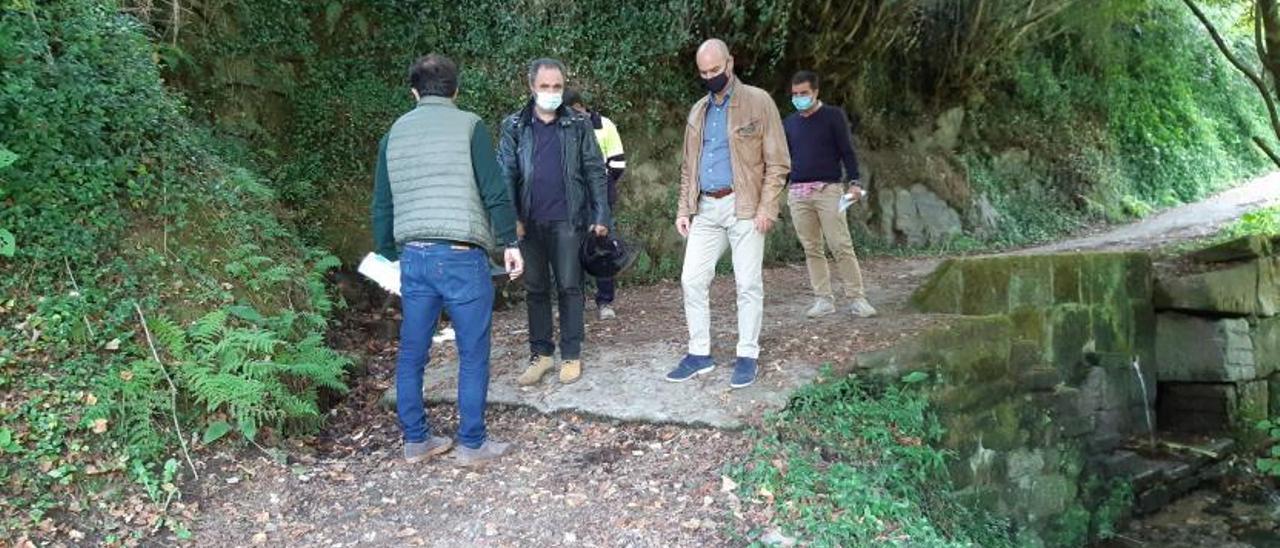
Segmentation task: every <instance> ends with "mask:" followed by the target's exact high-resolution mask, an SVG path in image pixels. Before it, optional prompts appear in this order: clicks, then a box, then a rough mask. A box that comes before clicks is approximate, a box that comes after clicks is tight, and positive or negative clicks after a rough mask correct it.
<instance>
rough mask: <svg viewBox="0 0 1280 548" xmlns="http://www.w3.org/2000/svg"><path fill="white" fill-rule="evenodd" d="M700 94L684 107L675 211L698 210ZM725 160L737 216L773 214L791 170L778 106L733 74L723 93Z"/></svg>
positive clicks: (702, 114)
mask: <svg viewBox="0 0 1280 548" xmlns="http://www.w3.org/2000/svg"><path fill="white" fill-rule="evenodd" d="M709 98H710V96H709V95H708V96H706V97H703V98H702V99H701V100H699V101H698V102H697V103H695V104H694V105H693V109H692V110H690V111H689V118H688V123H687V124H686V125H685V129H684V163H683V164H682V165H681V166H680V205H679V208H678V210H677V213H676V215H677V216H679V217H687V216H690V215H695V214H697V213H698V195H699V194H700V193H701V192H700V190H699V189H698V162H699V161H700V160H701V159H702V128H703V125H704V124H705V123H706V120H707V101H708V99H709ZM728 114H729V134H730V139H729V160H730V164H731V165H732V166H733V194H734V197H735V199H736V203H735V207H736V210H737V217H738V218H739V219H752V218H755V217H756V214H757V213H763V214H764V215H765V216H766V217H768V218H770V219H777V218H778V208H779V205H780V202H779V199H780V197H781V196H782V190H783V187H784V186H785V185H786V181H787V174H789V173H791V155H790V153H789V152H787V136H786V134H785V133H783V131H782V118H781V116H779V115H778V106H777V105H776V104H774V102H773V98H772V97H770V96H769V94H768V93H765V91H764V90H762V89H760V88H757V87H754V86H749V85H747V84H744V83H742V81H741V80H738V79H737V78H736V77H735V78H734V81H733V90H732V91H731V92H730V95H729V113H728Z"/></svg>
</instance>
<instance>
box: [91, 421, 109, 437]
mask: <svg viewBox="0 0 1280 548" xmlns="http://www.w3.org/2000/svg"><path fill="white" fill-rule="evenodd" d="M106 432H107V419H93V433H94V434H105V433H106Z"/></svg>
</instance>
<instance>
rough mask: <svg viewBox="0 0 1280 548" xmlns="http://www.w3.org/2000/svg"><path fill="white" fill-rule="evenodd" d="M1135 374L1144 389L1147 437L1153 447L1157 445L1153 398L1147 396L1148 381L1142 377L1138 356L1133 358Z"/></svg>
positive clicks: (1139, 384)
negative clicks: (1152, 417)
mask: <svg viewBox="0 0 1280 548" xmlns="http://www.w3.org/2000/svg"><path fill="white" fill-rule="evenodd" d="M1133 374H1134V375H1137V376H1138V388H1140V389H1142V412H1143V413H1144V414H1145V416H1146V418H1147V437H1148V440H1149V442H1150V444H1151V447H1152V448H1154V447H1155V446H1156V426H1155V423H1154V422H1152V420H1151V398H1149V397H1147V383H1146V381H1144V380H1143V377H1142V365H1140V364H1139V363H1138V358H1137V357H1136V356H1135V357H1134V358H1133Z"/></svg>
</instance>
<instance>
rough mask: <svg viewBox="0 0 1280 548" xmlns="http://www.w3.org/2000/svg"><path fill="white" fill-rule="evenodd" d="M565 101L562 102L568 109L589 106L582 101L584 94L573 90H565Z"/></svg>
mask: <svg viewBox="0 0 1280 548" xmlns="http://www.w3.org/2000/svg"><path fill="white" fill-rule="evenodd" d="M563 99H564V100H563V101H561V102H562V103H564V106H567V107H573V106H574V105H582V106H584V107H585V106H587V103H586V102H584V101H583V100H582V94H581V93H578V90H576V89H573V88H569V89H566V90H564V97H563Z"/></svg>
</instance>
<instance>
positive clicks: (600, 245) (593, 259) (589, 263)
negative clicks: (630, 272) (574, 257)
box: [578, 233, 636, 278]
mask: <svg viewBox="0 0 1280 548" xmlns="http://www.w3.org/2000/svg"><path fill="white" fill-rule="evenodd" d="M578 260H579V261H580V262H581V263H582V269H583V270H585V271H586V272H587V274H590V275H592V276H594V277H596V278H612V277H614V276H617V275H618V274H621V273H622V272H623V271H625V270H626V269H628V268H630V267H631V264H632V263H634V262H635V260H636V253H635V252H634V251H633V250H632V249H631V248H629V247H628V246H627V244H626V242H623V241H622V239H621V238H619V237H617V236H615V235H614V234H613V233H609V235H608V236H596V235H594V234H588V235H587V237H586V238H584V239H583V240H582V247H581V248H580V250H579V253H578Z"/></svg>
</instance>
